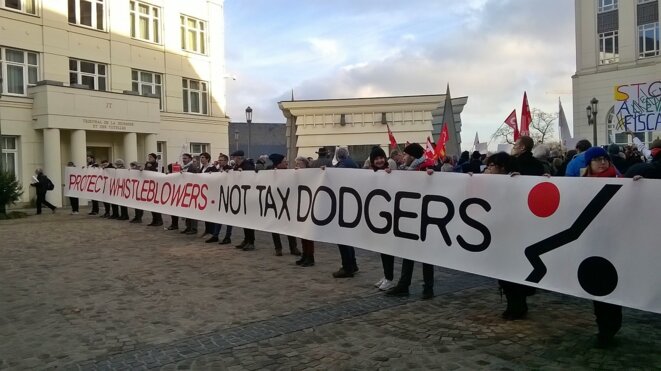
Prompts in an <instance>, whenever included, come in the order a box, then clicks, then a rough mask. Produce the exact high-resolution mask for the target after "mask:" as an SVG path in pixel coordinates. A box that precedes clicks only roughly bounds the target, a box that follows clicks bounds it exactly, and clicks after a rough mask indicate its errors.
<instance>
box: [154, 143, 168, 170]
mask: <svg viewBox="0 0 661 371" xmlns="http://www.w3.org/2000/svg"><path fill="white" fill-rule="evenodd" d="M166 143H167V142H156V161H158V171H160V172H162V173H163V172H165V170H164V168H163V163H164V161H165V150H166V148H167V146H166Z"/></svg>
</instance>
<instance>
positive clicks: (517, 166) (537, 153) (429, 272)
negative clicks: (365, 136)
mask: <svg viewBox="0 0 661 371" xmlns="http://www.w3.org/2000/svg"><path fill="white" fill-rule="evenodd" d="M317 154H318V158H316V159H312V158H306V157H298V158H296V159H295V163H294V164H289V163H288V161H287V159H286V157H285V156H284V155H282V154H277V153H274V154H271V155H268V156H260V157H259V159H258V160H257V161H256V163H255V162H253V160H252V159H248V158H245V155H244V152H243V151H241V150H237V151H235V152H233V153H231V155H230V156H227V155H225V154H223V153H221V154H219V155H218V157H217V159H216V160H215V161H212V159H211V155H210V154H209V153H202V154H200V155H199V157H196V158H194V157H193V156H192V155H191V154H188V153H185V154H183V155H182V156H181V164H179V163H175V164H169V165H168V166H167V167H166V169H165V170H166V172H167V173H177V172H188V173H216V172H230V171H261V170H265V171H266V170H275V169H288V168H295V169H303V168H320V169H322V170H323V169H326V168H329V167H337V168H355V169H359V168H363V169H367V170H371V171H375V172H376V171H384V172H386V173H391V172H392V171H424V172H426V173H427V174H429V175H430V176H432V175H433V174H434V173H435V172H455V173H464V174H466V176H472V175H473V174H477V173H484V174H493V175H506V176H518V175H528V176H546V177H559V176H568V177H579V176H585V177H625V178H632V179H633V180H634V181H636V180H639V179H641V178H650V179H661V140H660V139H656V140H655V141H653V142H652V144H651V145H650V148H646V147H645V145H643V144H642V143H640V141H636V140H634V144H633V145H629V146H623V147H622V146H619V145H616V144H611V145H610V146H608V147H607V148H602V147H593V146H592V144H591V143H590V142H589V141H588V140H585V139H584V140H580V141H578V142H577V143H576V148H574V149H571V150H568V151H567V152H566V153H561V152H560V151H558V150H550V149H549V147H548V146H546V145H545V144H538V145H536V146H535V143H534V141H533V139H532V138H530V137H528V136H521V137H519V138H518V139H517V140H516V142H515V143H514V145H513V147H512V150H511V153H510V154H508V153H505V152H498V153H493V154H489V155H486V154H481V153H480V152H478V151H474V152H473V153H469V152H468V151H465V152H463V153H461V155H460V156H459V157H458V158H457V157H449V156H448V157H444V156H439V157H438V158H431V156H430V155H429V152H428V151H426V150H425V148H423V147H422V146H421V145H419V144H417V143H412V144H407V145H406V146H405V148H404V149H403V151H400V150H399V149H393V150H392V151H391V153H390V154H386V152H385V151H384V150H383V149H382V148H381V147H374V148H372V151H371V153H370V156H369V158H367V159H366V160H365V161H364V163H363V164H362V166H360V165H359V163H357V162H356V161H355V160H354V159H352V158H351V155H350V153H349V151H348V149H346V148H341V147H338V148H337V149H336V150H335V154H334V156H333V158H331V155H330V153H329V151H328V149H327V148H323V147H322V148H319V150H318V151H317ZM69 166H74V165H73V163H69ZM87 166H88V167H100V168H117V169H124V168H126V166H125V164H124V161H123V160H121V159H115V160H114V161H113V162H110V161H108V160H102V161H101V162H100V163H97V162H96V159H95V158H94V157H92V156H89V157H88V158H87ZM129 168H130V169H133V170H144V171H159V164H158V162H157V156H156V154H154V153H151V154H149V155H148V159H147V162H146V163H145V164H144V165H142V164H140V163H137V162H132V163H130V164H129ZM37 176H38V181H37V182H35V184H33V185H34V186H35V187H37V189H38V194H39V195H40V197H39V201H44V202H45V197H44V195H45V192H46V190H45V187H47V185H46V181H45V178H44V175H43V174H42V171H41V169H38V170H37ZM35 179H37V177H35ZM45 204H46V206H48V207H51V206H52V205H50V204H48V203H45ZM100 204H103V205H100ZM71 205H72V214H77V213H78V200H77V199H75V198H72V199H71ZM101 206H102V207H103V209H101ZM40 210H41V208H39V211H40ZM53 210H54V207H53ZM89 215H100V216H101V217H102V218H107V219H112V220H124V221H129V223H134V224H139V223H143V217H144V211H143V210H137V209H136V210H135V211H134V214H133V215H134V216H133V218H132V219H130V217H129V212H128V209H127V207H125V206H120V205H113V204H109V203H103V202H98V201H92V206H91V210H90V212H89ZM164 222H165V221H164V218H163V216H162V215H161V214H159V213H154V212H152V213H151V221H150V222H149V224H148V226H150V227H159V226H164ZM202 227H203V228H204V229H202ZM164 229H165V230H167V231H178V232H179V233H182V234H185V235H190V236H191V237H197V236H198V235H200V232H201V236H202V237H203V238H205V240H204V242H205V243H207V244H211V243H217V244H220V245H231V244H232V232H233V227H232V226H231V225H225V226H224V228H223V225H220V224H215V223H210V222H200V221H197V220H191V219H184V220H180V218H179V217H177V216H175V215H172V216H170V217H169V225H167V226H164ZM282 237H285V238H286V243H287V247H288V249H289V254H291V255H294V256H296V257H298V258H297V260H296V262H295V264H297V265H299V266H301V267H312V266H314V265H315V256H314V241H310V240H305V239H302V240H301V241H300V247H301V248H300V249H299V246H298V241H297V239H296V238H295V237H292V236H281V235H280V234H277V233H272V238H273V245H274V247H275V250H274V255H275V256H282V255H283V242H282ZM234 241H235V242H239V243H238V244H237V245H236V246H235V247H236V249H239V250H241V251H251V250H255V248H256V246H255V231H254V230H253V229H247V228H244V229H243V236H241V238H238V239H237V238H236V237H235V240H234ZM338 248H339V252H340V261H341V266H340V268H339V269H338V270H337V271H336V272H334V273H333V277H334V278H337V279H341V278H351V277H353V276H354V275H355V274H356V273H358V271H359V268H358V264H357V261H356V255H355V249H354V247H352V246H347V245H338ZM381 260H382V264H383V278H382V279H381V280H379V281H378V282H376V283H375V285H374V286H375V287H376V288H378V289H379V290H381V291H384V292H385V295H388V296H407V295H409V286H410V285H411V278H412V274H413V269H414V265H415V263H414V261H412V260H408V259H404V260H403V262H402V269H401V272H400V275H399V279H398V280H397V281H396V280H395V272H394V265H395V264H394V263H395V257H394V256H391V255H386V254H381ZM422 271H423V280H424V285H423V291H422V299H431V298H433V296H434V287H433V286H434V267H433V265H431V264H427V263H424V264H422ZM499 286H500V290H501V294H502V295H504V296H505V298H506V302H507V306H506V309H505V311H504V312H503V313H502V318H503V319H504V320H518V319H523V318H525V316H526V314H527V312H528V305H527V297H528V296H531V295H534V294H535V292H536V289H535V288H533V287H529V286H525V285H521V284H517V283H512V282H505V281H499ZM594 313H595V316H596V322H597V327H598V330H599V331H598V334H597V338H596V346H597V347H608V346H611V345H612V344H613V341H614V336H615V334H616V333H617V332H618V330H619V329H620V327H621V324H622V308H621V306H618V305H613V304H608V303H603V302H598V301H594Z"/></svg>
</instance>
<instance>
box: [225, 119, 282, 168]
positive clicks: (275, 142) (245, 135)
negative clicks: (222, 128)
mask: <svg viewBox="0 0 661 371" xmlns="http://www.w3.org/2000/svg"><path fill="white" fill-rule="evenodd" d="M285 132H286V128H285V124H283V123H279V124H278V123H263V122H251V123H250V124H248V123H245V122H230V126H229V152H230V153H231V152H234V151H237V150H243V151H244V152H245V154H246V156H247V157H248V158H252V159H254V160H256V159H257V158H259V156H261V155H270V154H272V153H280V154H283V155H284V154H286V153H287V139H286V137H285ZM228 154H229V153H228Z"/></svg>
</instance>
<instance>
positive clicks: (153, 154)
mask: <svg viewBox="0 0 661 371" xmlns="http://www.w3.org/2000/svg"><path fill="white" fill-rule="evenodd" d="M147 156H150V157H153V158H154V160H156V159H157V158H158V156H156V154H155V153H153V152H152V153H150V154H148V155H147Z"/></svg>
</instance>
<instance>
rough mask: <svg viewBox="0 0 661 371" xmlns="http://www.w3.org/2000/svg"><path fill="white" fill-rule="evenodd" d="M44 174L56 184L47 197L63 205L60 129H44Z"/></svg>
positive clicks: (56, 203)
mask: <svg viewBox="0 0 661 371" xmlns="http://www.w3.org/2000/svg"><path fill="white" fill-rule="evenodd" d="M44 174H46V176H48V177H49V178H50V180H51V181H52V182H53V184H55V189H54V190H52V191H49V192H48V193H46V199H47V200H48V202H50V203H52V204H53V205H55V206H57V207H62V158H61V156H60V129H44Z"/></svg>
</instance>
